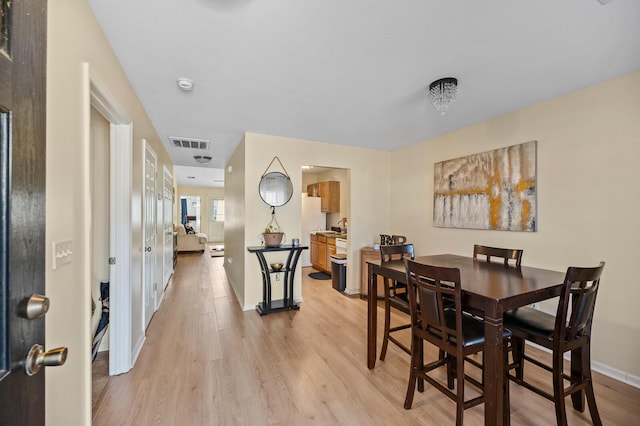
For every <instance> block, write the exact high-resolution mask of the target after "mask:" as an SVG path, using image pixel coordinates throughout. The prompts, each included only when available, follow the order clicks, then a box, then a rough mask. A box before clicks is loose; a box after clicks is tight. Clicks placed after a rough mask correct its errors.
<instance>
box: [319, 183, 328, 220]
mask: <svg viewBox="0 0 640 426" xmlns="http://www.w3.org/2000/svg"><path fill="white" fill-rule="evenodd" d="M316 185H318V195H319V196H320V200H321V202H320V211H322V212H324V213H326V212H328V211H329V199H330V194H329V182H318V183H317V184H316Z"/></svg>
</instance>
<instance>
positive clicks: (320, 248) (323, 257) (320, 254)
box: [311, 234, 327, 272]
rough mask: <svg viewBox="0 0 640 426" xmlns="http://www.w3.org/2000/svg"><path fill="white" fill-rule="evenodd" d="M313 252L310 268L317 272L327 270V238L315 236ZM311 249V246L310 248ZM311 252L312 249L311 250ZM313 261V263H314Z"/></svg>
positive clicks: (319, 235)
mask: <svg viewBox="0 0 640 426" xmlns="http://www.w3.org/2000/svg"><path fill="white" fill-rule="evenodd" d="M315 237H316V245H315V248H316V250H315V252H314V251H312V252H311V266H313V267H314V268H315V269H317V270H318V271H325V272H326V270H327V237H326V236H324V235H321V234H316V235H315ZM312 247H313V246H312ZM312 250H313V249H312ZM314 259H315V262H314Z"/></svg>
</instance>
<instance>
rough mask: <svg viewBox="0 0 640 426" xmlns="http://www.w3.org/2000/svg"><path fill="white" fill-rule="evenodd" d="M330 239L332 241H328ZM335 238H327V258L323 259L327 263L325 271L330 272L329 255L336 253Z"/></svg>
mask: <svg viewBox="0 0 640 426" xmlns="http://www.w3.org/2000/svg"><path fill="white" fill-rule="evenodd" d="M329 241H332V242H333V243H329ZM335 243H336V239H335V238H332V239H331V240H327V259H326V261H325V263H326V265H327V272H329V273H331V255H332V254H336V244H335Z"/></svg>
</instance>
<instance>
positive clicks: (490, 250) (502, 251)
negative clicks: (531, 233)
mask: <svg viewBox="0 0 640 426" xmlns="http://www.w3.org/2000/svg"><path fill="white" fill-rule="evenodd" d="M523 252H524V250H520V249H507V248H499V247H489V246H482V245H479V244H474V246H473V260H478V255H481V256H485V258H486V260H487V262H491V258H492V257H499V258H501V259H503V261H504V264H505V265H509V261H510V260H515V266H518V267H519V266H520V263H521V262H522V253H523Z"/></svg>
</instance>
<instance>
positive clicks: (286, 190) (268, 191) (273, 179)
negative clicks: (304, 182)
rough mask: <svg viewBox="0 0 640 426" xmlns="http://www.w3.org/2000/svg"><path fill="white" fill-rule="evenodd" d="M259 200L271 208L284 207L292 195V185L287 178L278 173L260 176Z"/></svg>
mask: <svg viewBox="0 0 640 426" xmlns="http://www.w3.org/2000/svg"><path fill="white" fill-rule="evenodd" d="M258 190H259V191H260V198H262V201H264V202H265V203H267V204H269V205H270V206H272V207H280V206H284V205H285V204H287V203H288V202H289V200H290V199H291V196H292V195H293V184H292V183H291V179H289V176H287V175H285V174H284V173H280V172H269V173H267V174H265V175H264V176H262V179H260V185H259V187H258Z"/></svg>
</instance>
